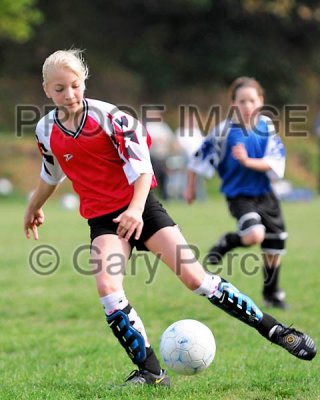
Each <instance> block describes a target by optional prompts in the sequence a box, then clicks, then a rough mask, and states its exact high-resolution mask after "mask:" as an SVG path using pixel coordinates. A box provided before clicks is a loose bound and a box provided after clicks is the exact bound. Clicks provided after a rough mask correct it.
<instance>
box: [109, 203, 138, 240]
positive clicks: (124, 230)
mask: <svg viewBox="0 0 320 400" xmlns="http://www.w3.org/2000/svg"><path fill="white" fill-rule="evenodd" d="M113 222H115V223H116V224H119V225H118V229H117V234H118V235H119V237H120V238H122V239H124V240H126V241H128V240H129V239H130V238H131V236H132V235H133V233H134V232H135V236H134V238H135V239H136V240H138V239H139V238H140V235H141V232H142V228H143V219H142V212H141V210H140V209H136V208H130V207H129V208H128V209H127V210H126V211H124V212H123V213H121V214H120V215H118V217H117V218H114V219H113Z"/></svg>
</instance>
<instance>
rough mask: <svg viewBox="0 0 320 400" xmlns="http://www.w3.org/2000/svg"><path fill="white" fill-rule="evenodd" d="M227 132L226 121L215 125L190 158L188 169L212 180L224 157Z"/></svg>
mask: <svg viewBox="0 0 320 400" xmlns="http://www.w3.org/2000/svg"><path fill="white" fill-rule="evenodd" d="M227 131H228V121H226V120H225V121H223V122H221V123H220V124H219V125H217V126H216V127H215V128H214V129H213V130H212V131H211V132H210V133H209V135H208V136H207V137H206V138H205V139H204V141H203V142H202V144H201V146H200V148H199V149H198V150H197V151H196V152H195V153H194V154H193V155H192V156H191V157H190V161H189V163H188V169H189V170H191V171H193V172H195V173H197V174H199V175H203V176H205V177H206V178H212V177H213V175H214V173H215V170H216V168H217V167H218V165H219V163H220V161H221V160H222V158H223V156H224V147H225V142H226V137H227Z"/></svg>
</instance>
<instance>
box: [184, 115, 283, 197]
mask: <svg viewBox="0 0 320 400" xmlns="http://www.w3.org/2000/svg"><path fill="white" fill-rule="evenodd" d="M239 143H242V144H243V145H244V146H245V148H246V150H247V153H248V157H250V158H263V159H264V160H265V161H267V162H268V164H269V165H270V169H269V170H268V171H267V172H260V171H255V170H253V169H250V168H246V167H244V166H243V165H242V164H241V163H240V162H239V161H238V160H236V159H235V158H233V156H232V147H233V146H235V145H237V144H239ZM284 168H285V149H284V145H283V143H282V141H281V139H280V137H279V136H278V135H277V134H276V132H275V129H274V125H273V123H272V121H271V119H270V118H268V117H266V116H263V115H261V116H260V117H259V120H258V122H257V125H256V126H255V128H254V129H252V130H250V131H248V130H247V129H246V128H244V127H243V126H241V125H239V124H236V123H234V122H232V121H231V120H225V121H223V122H222V123H221V124H219V125H218V126H217V127H215V128H214V129H213V130H212V131H211V132H210V134H209V135H208V136H207V137H206V138H205V140H204V141H203V143H202V145H201V147H200V148H199V150H198V151H197V152H196V153H195V154H194V155H193V156H192V158H191V160H190V163H189V169H190V170H192V171H194V172H196V173H198V174H201V175H204V176H206V177H208V178H209V177H212V176H213V175H214V172H215V171H217V172H218V174H219V176H220V178H221V181H222V184H221V191H222V192H223V193H224V194H225V195H226V196H227V197H229V198H234V197H237V196H240V195H243V196H260V195H263V194H265V193H268V192H270V191H271V180H273V179H280V178H282V177H283V175H284Z"/></svg>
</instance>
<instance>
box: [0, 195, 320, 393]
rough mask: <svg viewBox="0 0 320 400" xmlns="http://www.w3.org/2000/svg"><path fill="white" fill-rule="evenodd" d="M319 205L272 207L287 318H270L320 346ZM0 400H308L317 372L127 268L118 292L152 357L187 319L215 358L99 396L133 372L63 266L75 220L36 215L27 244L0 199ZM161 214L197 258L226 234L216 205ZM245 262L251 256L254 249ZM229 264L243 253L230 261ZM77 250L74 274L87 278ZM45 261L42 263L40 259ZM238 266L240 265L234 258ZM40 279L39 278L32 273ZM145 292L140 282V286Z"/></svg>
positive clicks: (164, 272)
mask: <svg viewBox="0 0 320 400" xmlns="http://www.w3.org/2000/svg"><path fill="white" fill-rule="evenodd" d="M319 206H320V202H319V199H317V200H315V201H313V202H310V203H299V204H294V203H292V204H289V203H286V204H284V205H283V207H284V212H285V216H286V221H287V226H288V231H289V240H288V254H287V256H286V257H285V258H284V261H283V270H282V274H281V280H282V286H283V287H284V288H285V289H286V291H287V294H288V301H289V302H290V304H291V306H292V308H291V309H290V310H289V311H281V310H274V311H272V313H273V314H274V315H275V316H276V317H277V318H279V319H280V320H282V321H284V322H285V323H288V324H291V323H294V324H295V325H296V326H297V327H299V328H303V329H304V330H306V331H308V332H309V333H310V334H311V335H312V336H313V337H314V338H315V340H316V341H317V342H318V343H320V328H319V315H320V300H319V294H318V293H319V290H318V287H319V277H320V271H319V261H318V254H319V228H318V221H319V218H318V215H319ZM0 207H1V215H2V218H1V233H0V235H1V240H0V252H1V271H0V299H1V300H0V321H1V322H0V377H1V378H0V379H1V384H0V399H1V400H8V399H10V400H11V399H12V400H18V399H39V400H40V399H41V400H44V399H52V400H57V399H62V400H69V399H70V400H71V399H112V400H113V399H121V400H123V399H130V400H135V399H136V400H138V399H139V400H144V399H150V398H151V397H152V398H155V399H179V400H180V399H187V400H188V399H192V400H193V399H195V398H196V399H199V400H200V399H201V400H202V399H203V400H204V399H211V398H212V399H215V400H219V399H228V400H251V399H252V400H253V399H254V400H257V399H259V400H264V399H265V400H266V399H272V400H276V399H295V400H299V399H301V400H302V399H320V389H319V372H320V371H319V367H320V361H319V357H317V358H316V359H315V360H314V361H313V362H311V363H310V362H304V361H300V360H298V359H296V358H294V357H292V356H291V355H289V354H288V353H287V352H285V351H284V350H282V349H280V348H279V347H277V346H274V345H271V344H270V343H268V342H267V341H266V340H264V339H263V338H262V337H261V336H260V335H259V334H257V333H256V332H255V331H254V330H252V329H250V328H248V327H247V326H245V325H243V324H241V323H240V322H238V321H236V320H234V319H232V318H230V317H229V316H227V315H225V314H224V313H223V312H221V311H220V310H218V309H215V308H214V307H212V306H211V305H210V304H209V303H208V302H207V301H206V300H205V299H202V298H198V297H196V296H195V295H194V294H192V293H190V292H189V291H188V290H186V289H185V288H184V287H183V286H182V284H181V283H180V281H178V280H177V279H175V278H174V276H173V275H172V273H171V272H170V271H169V270H168V269H167V268H166V267H165V266H164V265H162V264H160V265H159V267H158V270H157V273H156V274H155V277H154V279H153V280H152V282H151V283H150V282H149V281H150V276H149V273H148V271H147V269H146V267H145V265H144V263H143V262H142V257H141V258H138V260H139V262H138V263H137V265H136V267H137V268H136V271H133V270H130V268H129V270H128V274H127V277H126V280H125V287H126V292H127V295H128V297H129V299H130V302H131V303H132V304H133V305H134V307H135V308H136V309H137V311H138V312H139V314H140V315H141V317H142V319H143V320H144V323H145V325H146V328H147V331H148V334H149V337H150V339H151V341H152V343H153V346H154V347H155V349H156V351H157V352H158V349H159V338H160V336H161V333H162V332H163V330H164V329H165V328H166V327H167V326H168V325H169V324H171V323H172V322H174V321H175V320H178V319H182V318H194V319H198V320H200V321H202V322H204V323H205V324H206V325H208V326H209V327H210V328H211V329H212V331H213V332H214V334H215V337H216V342H217V354H216V357H215V360H214V362H213V364H212V365H211V366H210V368H209V369H207V370H206V371H204V372H203V373H202V374H199V375H197V376H194V377H183V376H179V375H175V374H173V373H170V375H171V377H172V388H171V390H166V389H163V388H150V387H147V388H141V387H140V388H139V387H138V388H129V389H128V388H125V389H111V390H110V389H109V386H110V384H118V383H121V382H122V380H123V379H124V377H125V376H126V375H127V374H128V373H129V372H130V370H131V369H133V365H132V364H131V362H130V361H129V360H128V359H127V357H126V355H125V353H124V351H123V350H122V349H121V348H120V346H119V345H118V344H117V343H116V340H115V338H114V337H113V335H112V334H111V331H109V328H107V327H106V323H105V321H104V316H103V312H102V308H101V305H100V303H99V299H98V296H97V294H96V291H95V284H94V279H93V277H92V276H88V275H87V276H85V275H83V274H82V275H81V274H80V273H79V272H78V271H77V270H76V269H75V268H74V266H73V262H72V257H73V255H74V254H75V252H76V250H77V249H78V248H79V246H80V245H86V244H87V243H88V228H87V224H86V222H85V221H84V220H82V219H81V218H80V217H78V215H77V212H70V211H65V210H62V209H61V208H60V205H59V203H58V202H56V201H51V202H49V203H48V205H47V206H46V208H45V211H46V218H47V219H46V224H45V225H44V226H43V227H42V228H41V230H40V240H39V241H38V242H34V241H31V240H30V241H27V240H25V239H24V236H23V232H22V218H23V212H24V204H23V202H22V201H18V200H5V199H1V198H0ZM167 208H168V210H169V211H170V213H171V214H172V216H173V217H174V218H175V219H176V221H177V222H178V223H179V224H180V227H181V229H182V230H183V232H184V234H185V236H186V237H187V239H188V241H189V242H190V243H192V244H197V245H198V246H199V249H200V252H201V256H200V257H203V256H204V255H205V252H206V250H207V248H208V247H209V245H211V244H212V242H213V241H215V240H216V239H217V238H218V237H219V236H220V234H221V233H222V232H223V231H225V230H226V229H230V228H234V221H233V220H232V219H231V218H230V217H229V216H228V213H227V210H226V206H225V203H224V202H223V201H222V199H220V198H219V199H218V200H217V199H215V200H210V201H209V202H207V203H202V204H200V203H198V204H195V205H193V206H191V207H188V206H187V205H184V204H182V203H170V204H168V206H167ZM44 244H48V245H51V246H54V247H55V248H56V249H57V251H58V253H59V256H60V264H59V268H58V269H57V271H56V272H55V273H53V274H52V275H47V276H40V275H37V274H36V273H34V272H33V270H32V269H31V268H30V266H29V261H28V258H29V255H30V253H31V251H32V250H33V249H34V248H35V247H36V246H38V245H44ZM253 251H254V252H255V253H256V254H258V248H254V249H253ZM241 254H242V255H243V254H245V253H244V252H241ZM87 255H88V252H87V250H85V251H83V252H81V257H79V264H81V265H80V266H81V268H82V269H83V270H88V268H89V266H88V263H87V262H86V259H87ZM44 260H45V261H49V258H48V259H46V258H44ZM239 260H240V258H239ZM239 260H237V261H236V262H235V263H234V265H232V268H227V266H226V264H225V269H224V271H223V273H222V275H223V276H225V277H226V278H227V279H229V280H231V281H232V282H233V283H234V284H235V285H236V286H238V287H240V288H241V289H242V290H243V291H244V292H246V293H247V294H249V295H250V296H252V297H253V298H254V299H255V300H256V301H257V303H258V304H260V302H261V296H260V292H261V281H262V277H261V271H260V270H259V271H258V273H256V274H254V275H252V276H246V275H245V274H244V273H243V271H242V270H243V268H242V269H241V266H240V265H239ZM44 270H46V269H45V268H44ZM146 282H149V283H148V284H146Z"/></svg>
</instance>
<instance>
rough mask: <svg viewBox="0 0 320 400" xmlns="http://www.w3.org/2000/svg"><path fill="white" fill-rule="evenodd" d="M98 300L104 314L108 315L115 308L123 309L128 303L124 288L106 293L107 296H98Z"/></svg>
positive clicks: (115, 309)
mask: <svg viewBox="0 0 320 400" xmlns="http://www.w3.org/2000/svg"><path fill="white" fill-rule="evenodd" d="M100 301H101V303H102V305H103V307H104V311H105V313H106V315H110V314H112V313H113V312H115V311H117V310H123V309H124V308H125V307H127V305H128V304H129V302H128V299H127V297H126V295H125V294H124V290H119V291H118V292H114V293H111V294H108V295H107V296H104V297H100Z"/></svg>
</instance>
